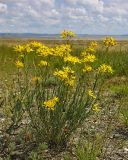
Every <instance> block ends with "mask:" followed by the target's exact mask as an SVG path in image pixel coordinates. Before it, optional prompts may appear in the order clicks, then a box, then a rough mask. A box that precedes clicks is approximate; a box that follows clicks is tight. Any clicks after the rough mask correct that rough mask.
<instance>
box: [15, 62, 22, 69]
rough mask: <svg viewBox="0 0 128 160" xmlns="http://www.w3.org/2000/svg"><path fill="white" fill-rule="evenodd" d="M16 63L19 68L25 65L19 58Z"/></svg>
mask: <svg viewBox="0 0 128 160" xmlns="http://www.w3.org/2000/svg"><path fill="white" fill-rule="evenodd" d="M15 65H16V66H17V68H23V67H24V64H23V62H21V61H19V60H17V61H16V63H15Z"/></svg>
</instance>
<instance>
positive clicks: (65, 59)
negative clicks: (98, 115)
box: [11, 31, 113, 147]
mask: <svg viewBox="0 0 128 160" xmlns="http://www.w3.org/2000/svg"><path fill="white" fill-rule="evenodd" d="M62 35H63V38H65V37H68V36H69V37H73V36H74V34H73V33H71V32H67V31H64V32H63V33H62ZM89 47H91V48H89ZM89 47H88V50H86V51H85V50H84V51H82V53H81V54H80V55H79V54H78V55H73V51H72V49H71V46H70V45H67V44H66V45H65V44H62V45H57V46H54V47H48V46H46V45H44V44H42V43H40V42H30V43H28V44H26V45H25V44H24V45H20V46H16V47H15V51H16V52H17V53H18V55H17V57H19V55H24V56H23V57H19V59H18V61H17V62H16V67H17V68H18V71H19V68H23V67H24V70H21V71H19V72H20V74H22V76H21V77H19V79H18V81H17V82H18V85H16V86H17V89H15V92H14V93H13V94H12V93H11V94H12V95H11V96H12V97H13V96H14V97H15V100H14V101H13V103H12V106H15V103H17V102H18V104H20V113H22V114H23V115H25V116H26V115H27V119H28V121H29V123H28V124H26V125H27V127H28V128H30V129H31V133H32V134H33V139H34V140H35V139H36V142H37V143H39V142H46V143H48V145H49V146H50V147H53V146H52V144H54V147H58V146H65V147H66V144H67V142H68V141H69V138H70V136H71V135H72V133H74V132H75V131H76V129H77V128H78V127H79V126H80V125H81V124H82V123H83V121H84V120H85V119H86V117H87V116H89V115H90V114H92V110H93V111H95V112H99V108H98V106H97V105H96V101H97V99H98V95H99V91H100V90H99V86H100V82H101V81H100V80H101V76H102V75H103V74H106V73H107V74H108V73H112V72H113V70H112V68H111V66H109V65H106V64H101V65H100V66H98V67H94V65H93V64H94V63H95V61H97V60H98V59H97V58H96V55H95V54H94V52H92V51H93V50H95V49H96V47H97V43H96V42H92V43H91V44H90V46H89ZM28 53H29V54H28ZM31 57H32V58H31ZM21 58H23V60H24V61H23V62H22V61H21ZM30 58H31V62H30ZM26 67H27V68H26ZM24 72H25V73H24ZM20 74H19V75H20ZM31 76H32V78H31ZM22 77H23V78H22ZM51 80H52V82H51ZM53 81H54V83H53ZM31 82H35V83H31ZM48 84H49V85H48ZM14 94H15V95H14ZM21 110H22V112H21ZM17 112H18V113H19V111H17ZM22 117H23V116H22ZM18 123H19V119H18V121H17V119H15V122H13V124H18Z"/></svg>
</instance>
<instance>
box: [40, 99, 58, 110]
mask: <svg viewBox="0 0 128 160" xmlns="http://www.w3.org/2000/svg"><path fill="white" fill-rule="evenodd" d="M58 101H59V98H58V97H54V98H52V99H50V100H47V101H45V102H43V104H42V105H43V106H44V107H45V108H47V109H48V110H52V111H54V109H55V105H56V103H57V102H58Z"/></svg>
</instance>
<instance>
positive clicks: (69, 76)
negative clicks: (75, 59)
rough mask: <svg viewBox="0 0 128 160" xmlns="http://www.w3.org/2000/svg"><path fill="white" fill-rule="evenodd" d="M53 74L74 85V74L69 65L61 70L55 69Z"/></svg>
mask: <svg viewBox="0 0 128 160" xmlns="http://www.w3.org/2000/svg"><path fill="white" fill-rule="evenodd" d="M54 75H55V76H57V77H58V78H59V79H61V80H62V81H64V82H65V84H67V85H69V86H74V84H75V76H74V71H73V70H71V68H69V67H63V70H59V71H55V72H54Z"/></svg>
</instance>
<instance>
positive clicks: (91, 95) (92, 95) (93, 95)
mask: <svg viewBox="0 0 128 160" xmlns="http://www.w3.org/2000/svg"><path fill="white" fill-rule="evenodd" d="M88 95H89V96H90V97H92V98H94V99H96V96H95V94H94V93H93V91H92V90H88Z"/></svg>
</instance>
